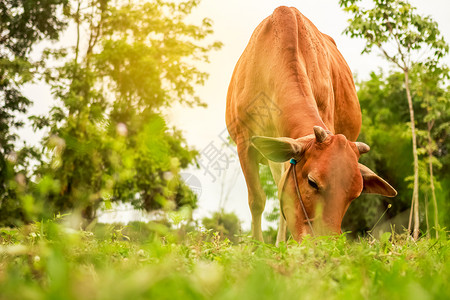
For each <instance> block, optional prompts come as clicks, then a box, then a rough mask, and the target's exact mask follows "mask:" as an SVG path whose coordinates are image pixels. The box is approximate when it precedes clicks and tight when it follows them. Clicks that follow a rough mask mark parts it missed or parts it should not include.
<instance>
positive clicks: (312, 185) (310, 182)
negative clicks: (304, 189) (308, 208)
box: [308, 177, 319, 190]
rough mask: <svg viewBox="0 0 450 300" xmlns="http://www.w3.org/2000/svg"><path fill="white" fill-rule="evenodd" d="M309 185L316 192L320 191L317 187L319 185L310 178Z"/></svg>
mask: <svg viewBox="0 0 450 300" xmlns="http://www.w3.org/2000/svg"><path fill="white" fill-rule="evenodd" d="M308 184H309V185H310V186H311V187H312V188H313V189H315V190H318V189H319V186H318V185H317V183H316V182H315V181H314V180H312V179H311V178H309V177H308Z"/></svg>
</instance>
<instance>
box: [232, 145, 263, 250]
mask: <svg viewBox="0 0 450 300" xmlns="http://www.w3.org/2000/svg"><path fill="white" fill-rule="evenodd" d="M237 148H238V155H239V161H240V163H241V168H242V172H243V173H244V177H245V181H246V183H247V190H248V204H249V207H250V211H251V213H252V237H253V238H254V239H255V240H258V241H262V242H263V241H264V239H263V235H262V229H261V217H262V213H263V211H264V207H265V205H266V195H265V193H264V190H263V189H262V186H261V182H260V180H259V161H260V160H261V155H260V154H259V153H258V152H257V151H256V149H254V148H253V147H251V146H250V145H242V146H240V145H239V144H238V147H237Z"/></svg>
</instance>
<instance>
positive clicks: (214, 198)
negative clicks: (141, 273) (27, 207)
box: [21, 0, 450, 229]
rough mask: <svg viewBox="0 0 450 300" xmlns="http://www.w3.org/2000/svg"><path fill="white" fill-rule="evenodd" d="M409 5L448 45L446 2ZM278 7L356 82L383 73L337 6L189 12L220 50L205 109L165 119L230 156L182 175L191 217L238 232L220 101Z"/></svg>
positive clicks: (270, 5) (243, 204)
mask: <svg viewBox="0 0 450 300" xmlns="http://www.w3.org/2000/svg"><path fill="white" fill-rule="evenodd" d="M410 2H411V3H412V4H413V5H415V6H416V7H418V11H419V12H420V13H421V14H425V15H431V16H432V18H433V19H434V20H435V21H437V22H438V24H439V29H440V30H441V32H442V33H443V35H444V37H445V38H446V41H447V42H448V43H449V42H450V19H449V18H448V14H449V12H450V1H449V0H427V1H418V0H415V1H410ZM280 5H286V6H295V7H297V8H298V9H299V10H300V12H302V13H303V14H304V15H305V16H306V17H307V18H309V19H310V20H311V21H312V22H313V23H314V24H315V25H316V26H317V28H318V29H319V30H320V31H322V32H324V33H326V34H328V35H330V36H331V37H333V38H334V40H335V41H336V43H337V46H338V49H339V50H340V51H341V53H342V54H343V56H344V58H345V59H346V60H347V63H348V64H349V66H350V69H351V70H352V71H353V73H356V74H357V75H358V78H361V79H364V78H367V77H368V74H369V73H370V71H373V70H377V69H378V68H380V67H382V68H388V64H387V63H386V62H385V61H384V60H383V59H381V58H380V57H378V56H377V55H376V54H375V53H374V54H371V55H370V56H369V55H361V54H360V53H361V50H362V49H363V45H364V43H363V41H361V40H352V39H350V38H348V37H346V36H343V35H342V32H343V30H344V29H345V27H346V26H347V25H346V24H347V23H346V21H347V19H348V18H349V16H348V15H346V14H345V13H344V12H343V11H342V10H341V9H340V8H339V6H338V1H337V0H308V1H269V0H245V1H243V0H227V1H217V0H203V1H202V3H201V4H200V7H199V8H197V9H196V10H195V11H194V15H193V16H192V20H193V22H194V23H197V22H198V21H199V20H201V19H202V18H203V17H208V18H210V19H212V20H213V22H214V31H215V33H214V36H213V37H212V38H211V40H219V41H221V42H223V44H224V46H223V48H222V49H221V50H219V51H217V52H215V53H212V54H211V55H210V61H211V63H210V64H208V65H206V66H204V67H203V70H204V71H206V72H208V73H209V74H210V78H209V80H208V81H207V82H206V84H205V86H203V87H199V89H198V95H199V96H200V97H201V99H202V100H203V101H204V102H206V103H207V104H208V108H206V109H203V108H194V109H188V108H185V107H176V108H175V109H174V110H173V111H171V112H170V113H168V118H169V122H170V123H171V124H173V125H175V126H176V127H178V128H180V129H182V130H183V132H184V135H185V137H186V139H187V141H188V143H189V145H191V146H195V147H196V148H197V149H198V150H199V151H204V152H207V150H211V149H213V148H214V147H216V148H219V150H220V151H221V152H220V153H224V154H226V155H231V158H229V161H228V166H227V161H226V160H223V159H222V161H219V163H220V164H221V166H223V167H225V169H226V170H225V171H222V172H221V173H219V171H218V170H215V169H214V165H211V166H209V167H207V168H201V169H190V170H187V171H186V172H185V173H189V174H188V175H193V176H194V177H191V178H190V180H193V181H189V182H193V183H192V185H193V187H194V188H197V189H199V184H198V183H195V182H196V181H195V180H194V179H193V178H195V177H196V178H197V179H198V181H199V183H200V185H201V187H200V188H201V194H200V198H199V203H198V205H199V208H198V209H197V210H196V212H195V216H196V217H198V218H201V217H203V216H209V215H210V214H211V212H214V211H217V210H218V209H219V208H221V207H222V208H224V209H225V211H233V212H235V213H236V214H237V215H238V216H239V218H240V219H241V220H242V221H243V222H244V223H243V225H244V228H246V229H249V228H250V222H251V215H250V210H249V208H248V204H247V188H246V185H245V180H244V177H243V175H242V172H241V171H240V167H239V162H238V158H237V155H236V154H235V153H234V151H233V150H234V149H233V148H221V145H222V141H221V138H222V137H223V134H224V133H226V126H225V101H226V100H225V99H226V93H227V88H228V84H229V81H230V78H231V74H232V72H233V69H234V66H235V64H236V62H237V60H238V58H239V56H240V55H241V53H242V51H243V50H244V48H245V46H246V45H247V43H248V40H249V38H250V36H251V34H252V32H253V30H254V29H255V28H256V26H257V25H258V24H259V23H260V22H261V21H262V20H263V19H264V18H265V17H267V16H268V15H270V14H271V13H272V12H273V10H274V9H275V8H276V7H278V6H280ZM447 64H449V65H450V59H449V57H447ZM26 94H27V95H28V96H30V98H31V99H33V100H34V101H35V102H34V106H33V108H32V113H33V114H41V113H46V112H48V108H49V106H50V104H51V101H50V99H51V95H50V93H49V91H48V88H46V87H45V86H39V85H33V86H29V87H28V88H27V89H26ZM363 117H364V116H363ZM21 137H22V138H23V139H24V140H26V141H27V142H28V143H32V144H36V143H38V141H39V139H40V135H36V134H34V133H33V132H32V131H31V129H30V128H27V129H25V130H22V131H21ZM209 154H211V152H209ZM206 157H207V155H205V154H203V155H202V156H201V157H200V159H201V161H203V163H204V164H206V165H207V159H206ZM208 172H209V173H208ZM214 177H215V178H214ZM269 206H270V203H269ZM267 209H269V207H267ZM267 209H266V210H267ZM265 226H267V224H263V227H265Z"/></svg>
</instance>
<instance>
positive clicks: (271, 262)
mask: <svg viewBox="0 0 450 300" xmlns="http://www.w3.org/2000/svg"><path fill="white" fill-rule="evenodd" d="M0 234H1V236H0V241H1V243H0V244H1V245H0V299H1V300H3V299H5V300H6V299H8V300H13V299H20V300H25V299H83V300H86V299H133V300H137V299H210V298H214V299H450V288H449V282H450V242H449V241H447V240H446V239H441V240H437V241H436V240H427V239H422V240H419V241H418V242H417V243H414V242H412V241H409V240H408V239H406V238H405V237H404V236H397V235H395V236H390V234H389V233H385V234H384V235H383V236H382V238H381V240H380V241H375V240H369V239H361V240H359V241H349V240H347V239H346V237H345V236H344V235H342V236H339V237H323V238H317V239H307V240H305V241H304V242H303V243H302V244H301V245H297V244H296V243H295V242H288V243H287V245H286V244H283V245H282V246H280V247H279V248H276V247H274V246H273V245H269V244H260V243H255V242H253V241H251V240H246V239H245V238H243V239H242V241H241V242H240V243H239V244H235V245H232V244H231V243H230V242H229V241H228V240H222V239H220V237H219V236H218V235H216V234H213V233H211V232H197V231H192V232H189V233H185V232H183V231H180V230H179V231H169V230H168V229H167V228H166V227H165V226H164V225H155V224H143V223H139V224H133V225H132V226H129V227H125V228H124V227H120V226H111V225H108V226H106V225H102V226H97V227H96V228H95V229H94V232H87V231H74V230H71V229H67V228H65V227H63V226H61V225H58V224H57V222H44V223H36V224H33V225H29V226H24V227H21V228H19V229H0ZM242 297H243V298H242Z"/></svg>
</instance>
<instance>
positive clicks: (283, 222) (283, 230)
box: [275, 208, 286, 247]
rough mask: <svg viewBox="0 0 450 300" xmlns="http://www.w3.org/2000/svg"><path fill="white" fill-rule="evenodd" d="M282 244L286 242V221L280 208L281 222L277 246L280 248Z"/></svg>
mask: <svg viewBox="0 0 450 300" xmlns="http://www.w3.org/2000/svg"><path fill="white" fill-rule="evenodd" d="M281 242H286V220H285V219H284V217H283V215H282V213H281V208H280V222H279V227H278V233H277V242H276V244H275V245H276V246H277V247H278V246H279V245H280V243H281Z"/></svg>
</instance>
